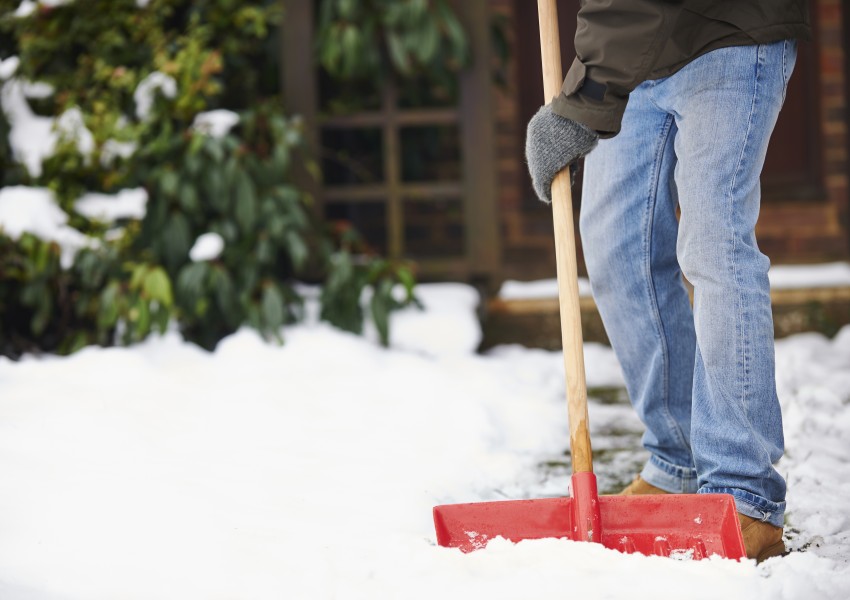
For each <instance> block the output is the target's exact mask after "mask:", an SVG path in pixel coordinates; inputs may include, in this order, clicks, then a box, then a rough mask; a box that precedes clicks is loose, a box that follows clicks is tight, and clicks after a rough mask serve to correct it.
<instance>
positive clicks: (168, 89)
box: [133, 71, 177, 121]
mask: <svg viewBox="0 0 850 600" xmlns="http://www.w3.org/2000/svg"><path fill="white" fill-rule="evenodd" d="M157 92H160V93H161V94H162V95H163V96H165V97H166V98H174V97H175V96H176V95H177V82H176V81H175V80H174V78H173V77H171V76H170V75H166V74H165V73H160V72H159V71H154V72H153V73H151V74H150V75H148V76H147V77H145V78H144V79H142V81H140V82H139V85H138V86H137V87H136V91H135V92H133V100H135V102H136V116H137V117H138V118H139V120H141V121H147V120H148V119H149V118H150V114H151V110H152V109H153V103H154V98H155V94H156V93H157Z"/></svg>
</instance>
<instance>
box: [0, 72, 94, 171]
mask: <svg viewBox="0 0 850 600" xmlns="http://www.w3.org/2000/svg"><path fill="white" fill-rule="evenodd" d="M9 60H11V58H10V59H7V60H6V61H4V62H3V65H2V66H0V71H3V72H6V71H12V69H11V67H10V68H8V69H6V68H4V67H5V66H6V63H7V62H8V61H9ZM13 66H15V67H16V65H13ZM33 85H34V84H32V83H29V82H24V81H20V80H17V79H11V80H8V81H6V82H5V83H4V84H3V86H2V90H0V102H2V106H3V110H4V112H5V113H6V118H7V119H8V121H9V124H10V125H11V131H10V132H9V144H10V145H11V146H12V151H13V152H14V154H15V157H16V158H17V159H18V160H19V161H20V162H21V163H23V165H24V166H25V167H26V168H27V170H28V171H29V173H30V175H32V176H33V177H38V176H40V175H41V170H42V169H41V163H42V162H43V161H44V160H45V159H46V158H49V157H50V156H52V155H53V153H54V152H55V150H56V144H57V142H58V140H59V138H60V136H61V137H62V138H64V139H68V140H71V141H74V142H75V143H76V145H77V150H78V151H79V152H80V154H82V155H83V156H85V157H88V156H89V155H91V153H92V151H94V146H95V143H94V136H93V135H92V133H91V131H89V130H88V128H87V127H86V125H85V123H84V122H83V114H82V112H81V111H80V109H79V108H77V107H72V108H69V109H68V110H66V111H65V112H63V113H62V114H61V115H59V117H57V118H52V117H42V116H39V115H36V114H35V113H33V111H32V109H31V108H30V106H29V104H28V103H27V99H26V92H27V91H29V92H32V90H33V89H36V90H38V87H36V88H33ZM41 91H44V90H43V89H42V90H41Z"/></svg>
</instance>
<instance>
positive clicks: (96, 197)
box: [74, 188, 148, 223]
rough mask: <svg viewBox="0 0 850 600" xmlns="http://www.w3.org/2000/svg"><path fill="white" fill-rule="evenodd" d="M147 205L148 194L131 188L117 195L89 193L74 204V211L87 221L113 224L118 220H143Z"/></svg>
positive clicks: (140, 189)
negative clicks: (93, 220) (86, 218)
mask: <svg viewBox="0 0 850 600" xmlns="http://www.w3.org/2000/svg"><path fill="white" fill-rule="evenodd" d="M147 203H148V193H147V191H146V190H145V189H144V188H131V189H125V190H121V191H120V192H118V193H117V194H97V193H94V192H89V193H87V194H84V195H83V196H81V197H80V198H79V199H78V200H77V201H76V202H75V203H74V209H75V210H76V211H77V212H78V213H80V214H81V215H83V216H84V217H88V218H89V219H97V220H98V221H102V222H104V223H113V222H115V221H118V220H120V219H142V218H144V216H145V209H146V207H147Z"/></svg>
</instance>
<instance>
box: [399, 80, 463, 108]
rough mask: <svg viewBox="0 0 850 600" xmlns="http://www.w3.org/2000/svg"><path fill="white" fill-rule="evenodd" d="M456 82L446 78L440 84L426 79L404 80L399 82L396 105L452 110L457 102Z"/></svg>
mask: <svg viewBox="0 0 850 600" xmlns="http://www.w3.org/2000/svg"><path fill="white" fill-rule="evenodd" d="M458 90H459V86H458V82H457V81H456V80H450V79H448V78H446V79H445V80H443V81H441V82H435V81H431V80H429V79H426V78H420V79H406V80H402V81H401V82H399V88H398V105H399V107H401V108H454V107H455V106H457V104H458V101H459V94H458Z"/></svg>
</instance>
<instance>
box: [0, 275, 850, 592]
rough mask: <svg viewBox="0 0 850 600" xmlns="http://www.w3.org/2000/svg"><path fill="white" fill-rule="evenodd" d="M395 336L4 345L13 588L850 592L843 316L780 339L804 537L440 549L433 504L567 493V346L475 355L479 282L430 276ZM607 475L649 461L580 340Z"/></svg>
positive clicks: (610, 366) (1, 540) (793, 487)
mask: <svg viewBox="0 0 850 600" xmlns="http://www.w3.org/2000/svg"><path fill="white" fill-rule="evenodd" d="M420 293H421V295H422V297H423V299H424V301H425V304H426V306H427V307H428V310H426V311H425V312H424V313H419V312H417V311H408V312H406V313H404V314H402V315H399V316H397V317H396V318H395V319H394V321H395V326H396V327H395V329H394V348H393V349H389V350H387V349H382V348H380V347H378V346H377V345H376V344H375V343H374V342H373V341H370V340H369V339H364V338H359V337H356V336H352V335H349V334H346V333H342V332H339V331H337V330H334V329H332V328H330V327H328V326H326V325H323V324H317V323H309V324H305V325H300V326H296V327H291V328H288V329H287V330H286V331H285V339H286V343H285V344H284V345H283V346H276V345H271V344H267V343H264V342H263V341H262V340H261V339H260V338H259V337H258V336H257V335H256V334H254V333H252V332H251V331H247V330H246V331H242V332H239V333H237V334H236V335H233V336H232V337H230V338H228V339H226V340H224V341H223V342H222V343H221V344H220V346H219V348H218V349H217V350H216V352H215V353H206V352H203V351H201V350H199V349H198V348H196V347H193V346H191V345H189V344H186V343H184V342H182V341H181V340H180V339H179V338H178V337H177V336H176V335H174V334H170V335H167V336H165V337H163V338H159V339H152V340H150V341H148V342H146V343H144V344H142V345H140V346H137V347H135V348H132V349H118V348H116V349H99V348H89V349H86V350H83V351H82V352H80V353H78V354H76V355H74V356H72V357H70V358H56V357H45V358H32V357H30V358H26V359H24V360H23V361H21V362H19V363H12V362H10V361H7V360H0V599H2V600H34V599H38V600H58V599H80V600H99V599H104V600H114V599H121V600H124V599H127V600H133V599H146V600H147V599H159V598H163V599H179V600H189V599H195V598H197V599H202V600H207V599H265V598H274V599H281V598H287V599H289V598H293V599H300V598H308V599H324V598H328V599H330V598H343V599H344V598H363V599H373V598H428V599H434V598H464V599H466V598H484V599H488V600H489V599H495V598H510V599H516V598H535V599H538V598H559V599H561V598H567V597H569V598H581V599H583V600H590V599H595V598H629V599H639V598H653V599H658V598H689V599H709V598H710V599H712V600H713V599H716V598H723V599H724V600H734V599H742V600H754V599H758V598H766V599H770V600H779V599H782V598H788V599H793V598H805V599H809V598H834V599H840V600H844V599H846V598H848V597H850V565H848V560H850V468H848V465H850V461H848V450H850V327H848V328H845V329H844V330H843V331H841V333H840V334H839V335H838V336H837V337H836V338H834V339H832V340H828V339H826V338H824V337H821V336H819V335H814V334H806V335H802V336H797V337H793V338H789V339H785V340H781V341H779V342H778V343H777V356H778V368H777V371H778V385H779V392H780V397H781V401H782V404H783V407H784V411H785V427H786V437H787V449H788V451H787V456H786V457H785V458H784V459H783V461H782V463H781V467H780V468H781V470H782V472H783V473H785V474H786V475H787V478H788V481H789V498H788V502H789V514H788V527H787V531H788V535H789V538H790V539H789V546H790V547H791V548H793V549H794V550H795V551H794V552H792V553H791V554H790V555H789V556H787V557H784V558H778V559H771V560H769V561H767V562H766V563H765V564H763V565H760V566H756V565H755V564H754V562H752V561H743V562H740V563H739V562H735V561H730V560H724V559H719V558H713V559H710V560H706V561H701V562H687V561H675V560H672V559H664V558H659V557H644V556H639V555H622V554H619V553H617V552H615V551H612V550H606V549H604V548H602V547H599V546H595V545H592V544H586V543H576V542H570V541H565V540H553V539H550V540H539V541H528V542H522V543H520V544H516V545H514V544H511V543H508V542H504V541H501V540H496V541H494V542H491V544H490V546H489V547H488V548H486V549H485V550H482V551H479V552H476V553H472V554H469V555H463V554H461V553H460V552H458V551H455V550H450V549H446V548H440V547H437V546H436V545H435V542H434V532H433V525H432V522H431V508H432V506H433V505H435V504H440V503H450V502H467V501H477V500H489V499H499V498H525V497H540V496H546V495H563V494H564V493H565V492H566V490H567V488H566V486H567V481H568V463H567V459H566V456H565V450H566V447H567V424H566V415H565V409H564V404H565V402H564V384H563V375H562V362H561V357H560V356H559V355H558V353H552V352H545V351H541V350H530V349H525V348H521V347H516V346H511V347H501V348H497V349H495V350H493V351H491V352H490V353H488V354H487V355H483V356H481V355H476V354H474V352H473V350H474V348H475V346H476V344H477V341H478V337H479V335H480V332H479V331H478V328H477V323H476V321H475V317H474V305H475V297H474V295H473V293H472V291H471V290H470V289H469V288H466V287H463V286H455V285H448V284H447V285H438V286H425V287H422V288H421V292H420ZM586 354H587V365H588V381H589V385H590V387H591V395H592V399H591V406H590V418H591V427H592V438H593V441H594V444H595V448H596V449H597V451H598V456H597V465H598V472H599V476H600V485H601V487H602V488H603V489H604V490H605V491H612V490H615V489H616V488H617V487H618V486H619V485H621V484H622V483H623V482H625V481H627V480H628V479H630V478H631V476H632V475H633V474H634V472H635V470H636V469H637V467H638V465H639V464H640V463H641V461H642V460H643V458H644V456H643V454H642V452H641V451H639V450H638V449H637V446H638V440H639V435H640V424H639V423H638V422H637V420H636V419H635V417H634V415H633V413H632V412H631V409H630V407H629V406H628V404H627V403H626V402H625V399H624V395H623V393H622V391H621V390H620V389H619V388H620V387H621V378H620V374H619V370H618V367H617V364H616V361H615V359H614V358H613V355H612V353H611V351H610V350H609V349H608V348H605V347H603V346H598V345H588V346H587V348H586Z"/></svg>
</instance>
